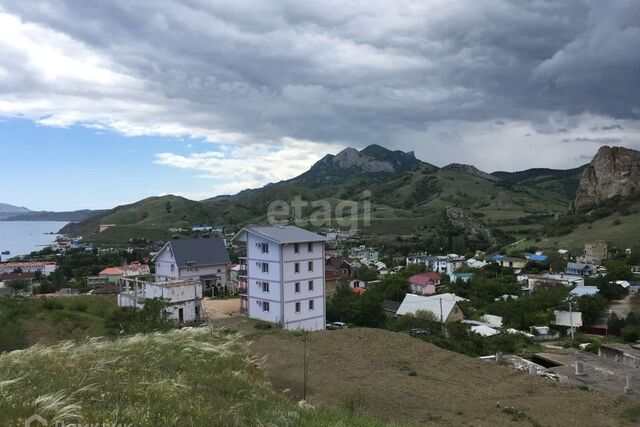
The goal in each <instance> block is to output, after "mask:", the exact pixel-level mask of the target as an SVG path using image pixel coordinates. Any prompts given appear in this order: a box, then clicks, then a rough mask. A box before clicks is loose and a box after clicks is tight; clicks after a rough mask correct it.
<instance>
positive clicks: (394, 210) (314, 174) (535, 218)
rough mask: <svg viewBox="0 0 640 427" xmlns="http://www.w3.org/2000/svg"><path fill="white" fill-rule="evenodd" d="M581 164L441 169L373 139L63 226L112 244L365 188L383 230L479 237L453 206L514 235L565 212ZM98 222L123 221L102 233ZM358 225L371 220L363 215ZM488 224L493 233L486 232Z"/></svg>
mask: <svg viewBox="0 0 640 427" xmlns="http://www.w3.org/2000/svg"><path fill="white" fill-rule="evenodd" d="M580 170H581V169H573V170H570V171H552V170H546V169H545V170H542V169H541V170H533V171H525V172H522V173H506V172H499V173H496V174H494V175H488V174H485V173H484V172H481V171H479V170H477V169H475V168H473V167H471V166H467V165H452V166H451V167H445V168H442V169H439V168H437V167H435V166H433V165H431V164H429V163H425V162H422V161H420V160H417V159H416V158H415V157H414V156H413V154H412V153H402V152H400V151H391V150H387V149H385V148H383V147H381V146H378V145H372V146H369V147H367V148H365V149H363V150H361V151H359V152H358V151H356V150H353V149H348V150H345V151H343V152H341V153H339V154H337V155H335V156H333V155H328V156H326V157H325V158H323V159H322V160H320V161H318V162H317V163H316V164H314V165H313V166H312V167H311V168H310V169H309V170H308V171H307V172H305V173H303V174H302V175H300V176H298V177H295V178H292V179H290V180H287V181H281V182H278V183H274V184H268V185H266V186H264V187H262V188H258V189H249V190H245V191H242V192H240V193H238V194H236V195H227V196H219V197H214V198H212V199H208V200H204V201H203V202H194V201H190V200H187V199H184V198H181V197H176V196H164V197H152V198H148V199H145V200H141V201H140V202H137V203H134V204H132V205H127V206H119V207H117V208H115V209H113V210H111V211H108V212H107V213H105V214H103V215H99V216H97V217H94V218H90V219H88V220H86V221H83V222H80V223H78V224H73V225H70V226H68V227H66V228H65V230H64V232H67V233H71V234H73V235H82V236H84V237H85V239H86V240H89V241H95V242H98V243H108V244H118V243H119V242H123V241H127V240H128V239H129V238H145V239H150V240H163V239H166V238H168V237H169V236H170V234H171V233H170V232H169V228H180V227H189V226H191V225H192V224H196V223H215V224H223V225H226V226H240V225H244V224H247V223H260V222H264V221H265V220H266V216H267V210H268V207H269V205H270V204H271V203H272V202H273V201H276V200H283V201H286V202H292V201H293V200H294V198H295V197H296V196H299V197H300V198H301V199H302V200H304V201H307V202H313V201H316V200H326V201H328V202H329V203H330V204H331V205H332V206H336V205H337V204H338V203H339V202H341V201H344V200H351V201H360V200H361V199H362V197H363V194H365V193H364V192H367V193H366V194H370V197H369V201H370V202H371V208H372V209H371V225H370V226H369V228H370V229H371V230H372V231H374V232H375V233H376V234H378V235H386V236H391V237H393V236H397V235H406V234H414V235H418V236H421V237H423V238H426V239H429V238H433V237H435V236H441V235H448V236H452V235H454V234H463V235H469V236H467V237H468V238H469V239H470V240H473V241H475V240H478V236H477V235H475V234H477V233H475V234H474V233H472V232H470V231H469V230H467V229H466V228H463V229H460V228H459V227H458V229H457V230H456V229H455V227H453V223H452V221H451V219H450V218H448V216H447V214H446V212H447V210H448V209H449V208H451V207H455V208H459V209H462V210H463V211H464V212H465V214H464V215H465V218H466V223H467V224H471V227H467V228H472V229H476V231H477V229H478V228H483V229H487V230H493V231H492V232H489V233H490V234H494V235H495V236H497V237H496V239H497V240H499V241H500V243H507V242H509V241H513V240H517V239H521V238H523V237H526V236H528V235H529V234H530V233H531V232H532V231H535V230H536V229H537V228H539V227H541V226H542V225H543V224H545V223H548V222H550V221H551V220H553V219H554V218H555V217H557V216H559V215H562V214H564V213H565V212H567V211H568V210H569V208H570V206H571V201H572V200H573V195H571V194H570V193H571V191H570V190H571V189H573V193H575V187H576V186H577V180H578V177H579V173H580ZM496 177H497V178H496ZM312 212H313V211H312V210H311V208H308V209H306V210H304V211H303V217H305V218H306V217H308V216H309V215H310V214H311V213H312ZM360 215H362V212H360ZM334 219H335V218H334ZM100 224H116V227H112V228H109V229H107V230H106V231H103V232H101V233H99V234H96V230H97V229H98V227H99V225H100ZM325 225H333V226H335V225H336V224H335V222H334V223H333V224H330V223H327V224H325ZM343 226H344V225H343ZM356 226H358V227H359V228H364V229H365V231H366V229H367V227H366V226H364V225H363V222H362V221H361V217H358V224H356ZM452 227H453V228H452ZM481 234H483V235H485V237H486V235H487V232H483V233H481ZM481 240H482V239H481ZM485 240H486V238H485ZM489 240H490V241H491V242H492V243H498V242H494V241H493V240H495V239H494V238H491V239H489ZM487 242H489V241H487Z"/></svg>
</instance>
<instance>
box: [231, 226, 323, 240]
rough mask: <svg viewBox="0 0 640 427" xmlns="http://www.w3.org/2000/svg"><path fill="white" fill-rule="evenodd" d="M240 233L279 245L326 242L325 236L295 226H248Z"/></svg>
mask: <svg viewBox="0 0 640 427" xmlns="http://www.w3.org/2000/svg"><path fill="white" fill-rule="evenodd" d="M242 232H247V233H253V234H255V235H257V236H260V237H264V238H265V239H268V240H271V241H273V242H276V243H279V244H286V243H303V242H324V241H326V240H327V238H326V237H325V236H321V235H320V234H316V233H313V232H311V231H308V230H305V229H304V228H300V227H296V226H295V225H281V226H280V225H270V226H250V227H244V228H243V229H242V231H241V232H240V233H242ZM240 233H238V234H240ZM234 239H235V237H234Z"/></svg>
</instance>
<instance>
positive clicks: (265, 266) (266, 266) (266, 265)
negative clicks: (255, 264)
mask: <svg viewBox="0 0 640 427" xmlns="http://www.w3.org/2000/svg"><path fill="white" fill-rule="evenodd" d="M262 272H263V273H268V272H269V263H268V262H263V263H262Z"/></svg>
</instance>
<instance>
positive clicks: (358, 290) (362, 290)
mask: <svg viewBox="0 0 640 427" xmlns="http://www.w3.org/2000/svg"><path fill="white" fill-rule="evenodd" d="M352 291H353V293H354V294H357V295H362V294H364V293H365V292H367V290H366V289H365V288H353V289H352Z"/></svg>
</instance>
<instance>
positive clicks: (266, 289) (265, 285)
mask: <svg viewBox="0 0 640 427" xmlns="http://www.w3.org/2000/svg"><path fill="white" fill-rule="evenodd" d="M261 286H262V292H266V293H269V282H261Z"/></svg>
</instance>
